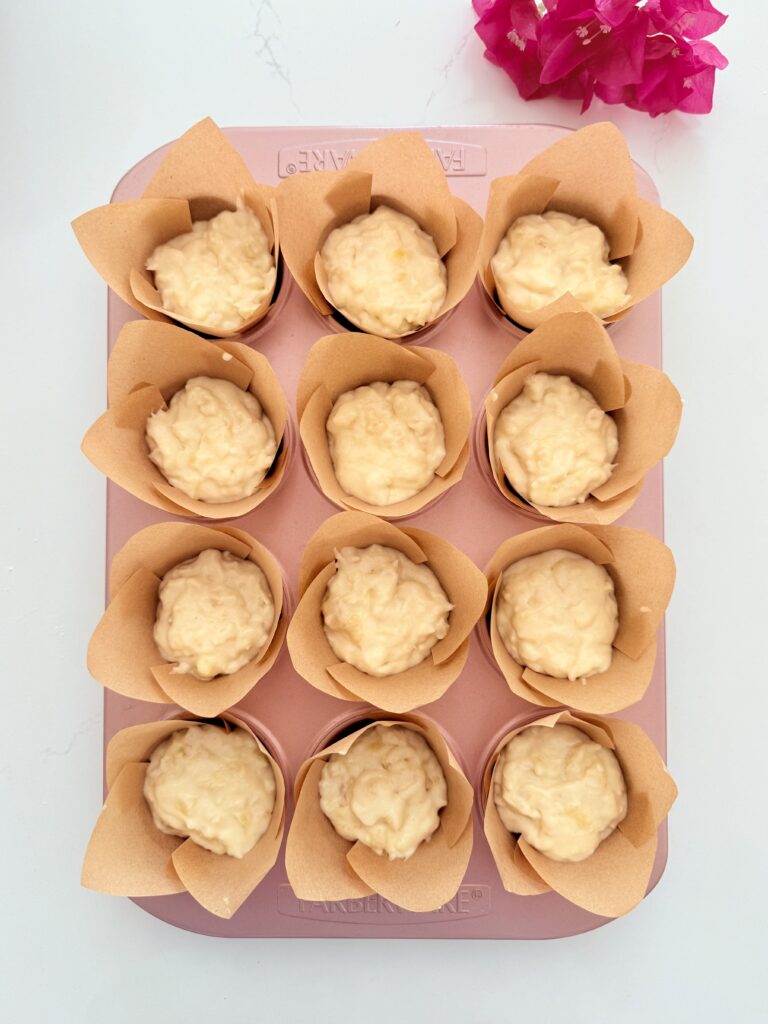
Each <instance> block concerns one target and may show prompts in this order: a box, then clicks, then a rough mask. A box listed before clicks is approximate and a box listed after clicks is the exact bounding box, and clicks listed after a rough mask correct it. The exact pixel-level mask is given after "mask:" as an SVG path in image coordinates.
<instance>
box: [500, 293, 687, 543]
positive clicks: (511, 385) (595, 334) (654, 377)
mask: <svg viewBox="0 0 768 1024" xmlns="http://www.w3.org/2000/svg"><path fill="white" fill-rule="evenodd" d="M534 373H550V374H555V375H557V374H565V375H566V376H568V377H570V378H571V379H572V380H573V381H574V382H575V383H576V384H580V385H581V386H582V387H583V388H586V389H587V391H589V392H590V393H591V395H592V397H593V398H594V399H595V401H596V402H597V403H598V405H599V406H600V408H601V409H602V410H603V411H604V412H609V413H610V414H611V416H612V417H613V420H614V422H615V423H616V427H617V430H618V440H619V450H618V453H617V455H616V468H615V469H614V470H613V472H612V473H611V476H610V477H609V478H608V480H606V481H605V483H603V484H601V485H600V486H599V487H597V488H595V490H594V491H593V492H592V494H590V495H589V496H588V497H587V499H586V500H585V501H583V502H581V503H580V504H576V505H567V506H564V507H562V508H552V507H549V506H547V505H537V504H535V503H533V502H527V501H525V500H524V499H523V498H522V497H521V496H520V495H518V494H517V493H516V492H515V491H513V490H512V488H511V487H510V485H509V482H508V481H507V479H506V477H505V476H504V470H503V468H502V465H501V462H500V461H499V460H498V458H497V457H496V453H495V451H494V444H493V437H494V432H495V429H496V421H497V420H498V418H499V416H500V414H501V412H502V411H503V410H504V409H505V408H506V406H507V405H509V403H510V402H511V401H512V399H514V398H516V397H517V396H518V395H519V394H520V392H521V391H522V390H523V385H524V384H525V381H526V380H527V379H528V377H530V376H531V375H532V374H534ZM681 415H682V402H681V400H680V395H679V394H678V392H677V389H676V388H675V386H674V385H673V384H672V382H671V381H670V379H669V377H667V375H666V374H665V373H662V371H661V370H657V369H655V368H654V367H652V366H646V365H645V363H633V362H629V361H627V360H626V359H619V357H618V354H617V353H616V349H615V348H614V347H613V344H612V342H611V339H610V338H609V337H608V333H607V332H606V330H605V328H604V327H602V326H601V324H600V321H599V320H597V319H596V318H595V317H593V316H592V314H591V313H560V314H558V315H557V316H554V317H552V318H551V319H550V320H547V322H546V323H543V324H542V325H541V326H540V327H537V328H536V330H535V331H532V332H531V333H530V334H529V335H528V336H527V337H526V338H524V339H523V340H522V341H521V342H520V343H519V344H518V345H516V346H515V347H514V348H513V349H512V351H511V352H510V354H509V355H508V356H507V358H506V359H505V360H504V362H503V363H502V365H501V368H500V369H499V372H498V374H497V376H496V381H495V383H494V386H493V388H492V390H491V392H490V394H489V395H488V397H487V398H486V400H485V418H486V427H487V444H488V458H489V461H490V464H491V471H492V473H493V479H494V480H495V482H496V485H497V487H498V489H499V491H500V492H501V494H502V495H503V496H504V497H505V498H506V499H507V500H508V501H509V502H511V503H512V504H513V505H516V506H517V507H518V508H522V509H530V508H534V509H536V511H537V512H539V513H540V515H542V516H546V517H547V518H548V519H554V520H556V521H557V522H572V523H582V524H584V525H586V524H590V523H593V524H605V523H612V522H613V521H614V520H616V519H618V518H619V516H621V515H623V514H624V513H625V512H626V511H627V509H629V508H630V507H631V506H632V504H633V503H634V502H635V501H636V499H637V497H638V495H639V494H640V491H641V490H642V486H643V478H644V477H645V474H646V473H647V472H648V471H649V470H650V469H652V467H653V466H655V465H656V463H657V462H659V461H660V460H661V459H662V458H663V457H664V456H665V455H666V454H667V452H668V451H669V450H670V449H671V447H672V445H673V444H674V441H675V437H676V436H677V430H678V427H679V426H680V417H681Z"/></svg>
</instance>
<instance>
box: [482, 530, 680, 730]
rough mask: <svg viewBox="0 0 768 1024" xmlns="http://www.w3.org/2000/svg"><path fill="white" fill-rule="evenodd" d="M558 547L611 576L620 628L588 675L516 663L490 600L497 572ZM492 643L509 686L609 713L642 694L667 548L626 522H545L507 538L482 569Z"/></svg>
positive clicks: (665, 579) (666, 587)
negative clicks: (575, 676) (601, 667)
mask: <svg viewBox="0 0 768 1024" xmlns="http://www.w3.org/2000/svg"><path fill="white" fill-rule="evenodd" d="M555 548H563V549H565V550H566V551H572V552H574V554H577V555H581V556H582V557H584V558H588V559H590V561H592V562H594V563H595V564H597V565H602V566H603V568H604V569H605V570H606V571H607V572H608V574H609V575H610V577H611V579H612V580H613V584H614V589H615V593H616V603H617V605H618V609H619V628H618V631H617V633H616V637H615V638H614V641H613V652H612V658H611V664H610V667H609V668H608V669H607V670H606V671H605V672H600V673H598V674H597V675H593V676H589V677H588V678H587V679H583V680H582V679H579V680H573V681H571V680H569V679H555V678H553V677H552V676H547V675H543V674H542V673H540V672H535V671H534V670H533V669H531V668H526V667H524V666H523V665H520V664H519V663H518V662H517V661H515V659H514V658H513V657H512V655H511V654H510V653H509V651H508V650H507V648H506V647H505V646H504V642H503V640H502V639H501V636H500V635H499V631H498V628H497V625H496V599H497V597H498V594H499V590H500V587H501V576H502V573H503V572H504V570H505V569H506V568H508V566H510V565H512V564H513V563H515V562H519V561H520V559H522V558H528V557H529V556H531V555H538V554H540V553H541V552H543V551H551V550H553V549H555ZM486 576H487V579H488V592H489V607H488V609H487V611H488V613H489V630H490V635H491V646H492V648H493V654H494V657H495V659H496V663H497V665H498V666H499V669H500V670H501V672H502V674H503V675H504V678H505V679H506V681H507V684H508V686H509V688H510V690H511V691H512V692H513V693H514V694H516V695H517V696H518V697H522V699H523V700H527V701H529V702H530V703H531V704H538V705H540V706H541V707H560V706H561V705H563V704H565V705H566V706H567V707H571V708H577V709H578V710H580V711H588V712H596V713H598V714H608V713H610V712H613V711H621V710H622V709H623V708H626V707H628V706H629V705H630V704H634V703H636V702H637V701H638V700H640V699H641V697H642V696H643V694H644V693H645V691H646V690H647V689H648V684H649V683H650V681H651V676H652V675H653V667H654V665H655V663H656V632H657V630H658V627H659V624H660V622H661V620H662V618H663V616H664V612H665V611H666V608H667V605H668V604H669V599H670V597H671V596H672V588H673V586H674V582H675V562H674V558H673V557H672V552H671V551H670V550H669V548H668V547H667V546H666V545H665V544H662V542H661V541H660V540H657V539H656V538H655V537H652V536H651V534H649V533H646V532H645V531H644V530H635V529H631V528H629V527H626V526H572V525H570V524H563V525H558V526H544V527H542V528H541V529H539V530H530V531H528V532H527V533H520V534H518V535H517V536H516V537H511V538H510V539H509V540H507V541H505V542H504V543H503V544H502V545H501V547H499V548H498V550H497V551H496V552H495V553H494V555H493V558H492V559H491V561H490V563H489V565H488V568H487V569H486Z"/></svg>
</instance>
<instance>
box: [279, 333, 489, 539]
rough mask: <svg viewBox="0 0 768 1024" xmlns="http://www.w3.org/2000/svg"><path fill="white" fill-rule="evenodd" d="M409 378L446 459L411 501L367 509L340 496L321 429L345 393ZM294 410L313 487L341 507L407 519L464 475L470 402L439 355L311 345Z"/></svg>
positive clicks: (356, 339) (379, 342) (333, 339)
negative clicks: (439, 427) (436, 419)
mask: <svg viewBox="0 0 768 1024" xmlns="http://www.w3.org/2000/svg"><path fill="white" fill-rule="evenodd" d="M397 380H414V381H417V382H418V383H419V384H421V385H423V386H424V387H425V388H426V389H427V391H428V392H429V395H430V398H431V399H432V401H433V402H434V403H435V405H436V407H437V410H438V412H439V413H440V418H441V420H442V423H443V429H444V431H445V457H444V458H443V460H442V462H441V463H440V465H439V466H438V467H437V469H436V471H435V477H434V479H433V480H432V481H431V482H430V483H429V484H427V486H426V487H425V488H424V489H423V490H421V491H419V493H418V494H415V495H414V496H413V497H412V498H407V499H405V500H404V501H398V502H395V503H394V504H392V505H371V504H369V503H368V502H365V501H362V500H360V499H359V498H355V497H354V496H353V495H351V494H347V493H346V492H345V491H344V490H342V487H341V485H340V484H339V481H338V480H337V478H336V473H335V471H334V468H333V461H332V459H331V453H330V450H329V447H328V435H327V432H326V423H327V420H328V416H329V415H330V413H331V409H332V407H333V403H334V402H335V401H336V399H337V398H338V397H339V396H340V395H341V394H343V393H344V392H345V391H352V390H353V389H354V388H358V387H361V386H362V385H364V384H371V383H373V382H374V381H385V382H387V383H392V382H394V381H397ZM296 411H297V415H298V417H299V429H300V432H301V438H302V441H303V442H304V448H305V450H306V452H307V456H308V457H309V461H310V463H311V464H312V469H313V470H314V473H315V477H316V478H317V482H318V484H319V485H320V489H321V490H322V492H323V493H324V494H325V496H326V497H327V498H329V499H330V500H331V501H332V502H333V503H334V504H335V505H338V506H339V507H340V508H348V509H357V510H359V511H361V512H369V513H371V514H372V515H378V516H380V517H381V518H383V519H397V518H399V517H402V516H409V515H412V514H413V513H414V512H418V511H419V510H420V509H422V508H424V506H425V505H428V504H430V502H432V501H434V500H435V498H437V497H439V496H440V495H441V494H444V493H445V491H447V490H448V489H449V488H451V487H453V485H454V484H456V483H458V481H459V480H461V478H462V476H463V475H464V470H465V469H466V466H467V462H468V460H469V432H470V429H471V426H472V403H471V401H470V398H469V392H468V391H467V387H466V385H465V383H464V381H463V379H462V377H461V373H460V372H459V368H458V366H457V365H456V363H455V362H454V361H453V359H451V357H450V356H449V355H446V353H445V352H440V351H437V350H436V349H431V348H426V347H421V348H419V349H408V348H403V347H402V346H400V345H393V344H392V343H391V342H390V341H387V340H385V339H383V338H378V337H375V336H374V335H371V334H355V333H344V334H331V335H329V336H327V337H325V338H321V339H320V340H319V341H317V342H315V344H314V345H313V346H312V348H311V349H310V350H309V354H308V355H307V361H306V363H305V364H304V369H303V371H302V374H301V379H300V380H299V387H298V393H297V397H296Z"/></svg>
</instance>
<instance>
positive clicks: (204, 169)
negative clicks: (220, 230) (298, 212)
mask: <svg viewBox="0 0 768 1024" xmlns="http://www.w3.org/2000/svg"><path fill="white" fill-rule="evenodd" d="M274 196H275V189H274V188H273V187H271V186H269V185H259V184H257V183H256V182H255V181H254V180H253V178H252V177H251V174H250V171H249V170H248V168H247V167H246V165H245V163H244V161H243V159H242V157H241V156H240V154H239V153H238V152H237V150H236V149H235V148H234V147H233V146H232V145H231V144H230V143H229V142H228V141H227V139H226V137H225V136H224V134H223V133H222V132H221V130H220V129H219V128H218V127H217V126H216V125H215V124H214V122H213V121H212V120H211V119H210V118H209V117H207V118H205V120H203V121H200V122H199V123H198V124H196V125H194V126H193V127H192V128H190V129H189V131H187V132H185V133H184V135H182V136H181V138H180V139H177V141H176V142H174V143H173V145H172V146H171V147H170V148H169V150H168V152H167V153H166V154H165V156H164V157H163V160H162V162H161V164H160V166H159V167H158V169H157V170H156V171H155V173H154V175H153V176H152V178H151V180H150V182H149V184H148V185H147V187H146V189H145V190H144V193H143V195H142V197H141V199H133V200H127V201H123V202H117V203H108V204H107V205H106V206H99V207H97V208H96V209H95V210H91V211H90V212H89V213H84V214H83V215H82V216H80V217H78V218H77V219H76V220H74V221H73V222H72V228H73V230H74V232H75V234H76V235H77V240H78V242H79V243H80V245H81V246H82V248H83V250H84V252H85V255H86V256H87V257H88V259H89V260H90V261H91V263H92V264H93V266H94V267H95V268H96V270H98V272H99V273H100V274H101V276H102V277H103V278H104V280H105V281H106V282H107V284H108V285H109V287H110V288H111V289H112V291H113V292H115V293H116V294H117V295H119V296H120V298H121V299H123V301H125V302H127V303H128V305H129V306H132V307H133V308H134V309H135V310H136V311H137V312H138V313H141V314H142V316H145V317H148V318H149V319H150V320H159V321H162V322H164V323H169V322H171V321H175V322H177V323H180V324H183V325H184V326H185V327H188V328H190V329H191V330H193V331H201V332H202V333H203V334H208V335H211V336H213V337H217V338H230V337H237V336H238V335H241V334H243V333H244V332H245V331H247V330H249V329H250V328H251V327H253V326H254V325H255V324H257V323H258V322H259V321H260V320H262V319H263V318H264V317H265V316H266V315H267V313H268V312H269V309H270V307H271V305H272V301H273V298H274V288H273V289H272V292H271V293H270V294H269V295H266V296H265V297H264V299H263V300H262V301H261V303H260V304H259V306H258V308H257V309H256V310H254V312H253V313H252V314H251V316H250V317H248V319H247V321H245V323H243V324H241V325H240V327H238V328H236V329H234V330H226V331H225V330H214V329H213V328H211V327H210V326H207V325H206V324H198V323H195V322H194V321H193V320H190V319H189V318H187V317H184V316H181V315H179V314H178V313H173V312H171V311H170V310H168V309H166V308H164V306H163V302H162V298H161V297H160V293H159V292H158V291H157V289H156V288H155V284H154V276H153V274H152V273H151V272H150V271H148V270H147V269H146V266H145V264H146V262H147V260H148V259H149V257H150V256H151V255H152V253H153V252H154V250H155V249H156V248H157V246H158V245H163V244H164V243H165V242H170V241H171V239H173V238H176V237H178V236H179V235H182V234H185V233H187V232H189V231H191V230H192V222H193V220H210V219H211V218H212V217H215V216H216V215H217V214H218V213H221V211H222V210H234V209H235V205H236V203H237V200H238V199H240V198H242V200H243V202H244V203H245V204H246V206H248V207H249V208H250V209H251V210H252V211H253V213H254V214H255V215H256V216H257V217H258V219H259V222H260V223H261V226H262V227H263V228H264V232H265V234H266V236H267V239H268V240H269V245H270V248H271V250H272V252H273V255H274V259H275V266H276V267H277V266H278V261H279V256H280V247H279V239H278V226H277V205H276V202H275V198H274Z"/></svg>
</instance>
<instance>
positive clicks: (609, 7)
mask: <svg viewBox="0 0 768 1024" xmlns="http://www.w3.org/2000/svg"><path fill="white" fill-rule="evenodd" d="M473 3H474V8H475V10H476V11H477V14H478V15H479V21H478V22H477V25H476V26H475V28H476V30H477V33H478V35H479V36H480V38H481V39H482V40H483V42H484V43H485V47H486V50H485V56H486V57H487V58H488V60H490V61H491V62H492V63H494V64H496V65H498V66H499V67H501V68H502V69H503V70H504V71H506V73H507V74H508V75H509V77H510V78H511V79H512V81H513V82H514V83H515V85H516V86H517V89H518V91H519V93H520V95H521V96H522V97H523V98H524V99H538V98H540V97H542V96H561V97H563V98H565V99H580V100H581V101H582V106H581V109H582V111H584V110H586V109H587V107H588V106H589V105H590V103H591V101H592V98H593V96H597V97H598V98H599V99H601V100H603V102H605V103H624V104H626V105H627V106H629V107H631V108H633V109H635V110H642V111H645V112H646V113H649V114H650V115H651V116H652V117H656V116H657V115H659V114H665V113H668V112H669V111H671V110H682V111H685V112H686V113H692V114H703V113H707V112H708V111H709V110H711V109H712V92H713V89H714V83H715V71H716V70H718V69H722V68H725V67H727V65H728V61H727V60H726V59H725V57H724V56H723V55H722V54H721V53H720V51H719V50H718V49H717V47H715V46H714V45H713V44H712V43H710V42H707V41H705V40H704V38H703V37H704V36H706V35H709V34H710V33H712V32H715V31H717V29H719V28H720V27H721V25H722V24H723V23H724V22H725V20H726V15H724V14H721V13H720V12H719V11H717V10H716V9H715V8H714V7H713V6H712V4H711V3H710V2H709V0H647V2H645V3H643V2H642V0H543V3H542V4H537V3H536V2H535V0H473Z"/></svg>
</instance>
